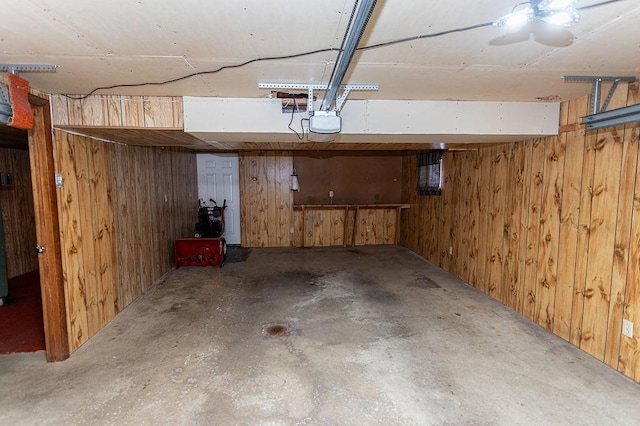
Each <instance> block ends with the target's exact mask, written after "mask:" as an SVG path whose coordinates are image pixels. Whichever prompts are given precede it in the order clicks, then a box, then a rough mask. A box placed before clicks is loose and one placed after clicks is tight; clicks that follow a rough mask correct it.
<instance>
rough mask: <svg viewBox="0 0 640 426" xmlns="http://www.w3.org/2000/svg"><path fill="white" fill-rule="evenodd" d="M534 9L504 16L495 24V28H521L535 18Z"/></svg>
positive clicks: (528, 8)
mask: <svg viewBox="0 0 640 426" xmlns="http://www.w3.org/2000/svg"><path fill="white" fill-rule="evenodd" d="M534 16H535V15H534V13H533V9H532V8H530V7H525V8H522V9H520V10H518V11H516V12H513V13H510V14H508V15H505V16H503V17H502V18H500V19H498V20H497V21H495V22H494V23H493V26H494V27H511V28H515V27H521V26H523V25H524V24H526V23H527V22H530V21H532V20H533V18H534Z"/></svg>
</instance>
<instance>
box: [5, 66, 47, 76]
mask: <svg viewBox="0 0 640 426" xmlns="http://www.w3.org/2000/svg"><path fill="white" fill-rule="evenodd" d="M56 68H58V66H57V65H50V64H0V71H5V72H10V73H11V74H16V75H17V74H18V73H19V72H55V71H56Z"/></svg>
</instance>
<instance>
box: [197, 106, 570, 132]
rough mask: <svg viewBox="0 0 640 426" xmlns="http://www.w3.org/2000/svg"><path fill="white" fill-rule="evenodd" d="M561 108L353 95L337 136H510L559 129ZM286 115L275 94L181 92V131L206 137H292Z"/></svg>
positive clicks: (297, 123)
mask: <svg viewBox="0 0 640 426" xmlns="http://www.w3.org/2000/svg"><path fill="white" fill-rule="evenodd" d="M559 112H560V104H559V103H540V102H462V101H460V102H455V101H394V100H351V101H349V102H348V104H347V105H346V108H345V109H344V110H343V111H342V113H341V116H342V123H343V126H342V132H341V133H340V134H338V135H337V137H336V141H337V142H363V141H366V142H390V143H393V142H425V143H427V142H447V141H449V142H451V141H455V142H457V143H464V142H469V143H478V142H513V141H519V140H525V139H531V138H536V137H540V136H547V135H555V134H557V133H558V118H559ZM306 117H308V114H306V113H305V114H295V115H294V119H293V123H292V126H295V128H297V129H300V120H301V119H302V118H306ZM290 121H291V114H283V113H282V105H281V103H280V100H279V99H254V98H212V97H208V98H199V97H184V126H185V131H186V132H188V133H191V134H192V135H194V136H195V137H198V138H200V139H202V140H205V141H219V142H224V141H244V142H273V141H278V142H294V141H297V140H298V139H297V137H296V135H295V134H294V133H293V132H291V130H289V128H288V125H289V122H290Z"/></svg>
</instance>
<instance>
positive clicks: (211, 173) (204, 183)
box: [197, 154, 240, 244]
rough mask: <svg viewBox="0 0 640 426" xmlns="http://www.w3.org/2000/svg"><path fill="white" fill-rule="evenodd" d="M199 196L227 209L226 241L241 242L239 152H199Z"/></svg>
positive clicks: (225, 213) (225, 215)
mask: <svg viewBox="0 0 640 426" xmlns="http://www.w3.org/2000/svg"><path fill="white" fill-rule="evenodd" d="M197 157H198V198H202V199H203V200H204V201H205V202H206V203H207V205H211V203H210V202H209V199H213V200H215V201H216V203H217V204H218V206H220V207H222V203H223V202H224V200H227V209H226V210H225V211H224V223H225V227H224V235H223V237H224V238H225V239H226V240H227V244H240V183H239V177H240V163H239V160H238V154H198V155H197Z"/></svg>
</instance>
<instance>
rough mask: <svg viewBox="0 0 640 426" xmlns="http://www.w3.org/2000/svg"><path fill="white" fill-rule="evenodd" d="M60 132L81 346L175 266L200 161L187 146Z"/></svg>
mask: <svg viewBox="0 0 640 426" xmlns="http://www.w3.org/2000/svg"><path fill="white" fill-rule="evenodd" d="M55 136H56V152H57V156H56V162H57V164H56V168H57V169H58V170H59V171H60V172H61V173H62V175H63V180H64V184H63V187H62V188H60V189H59V192H58V202H59V211H60V223H61V229H60V235H61V243H62V247H63V256H62V261H63V268H64V271H65V273H64V277H65V289H66V294H67V306H68V310H69V319H68V326H69V330H70V332H71V333H70V335H71V336H70V347H71V350H74V349H77V348H78V347H79V346H80V345H82V344H83V343H84V342H85V341H86V340H87V339H88V338H89V337H91V336H92V335H93V334H95V332H97V331H98V330H99V329H100V328H102V327H103V326H104V325H105V324H106V323H107V322H109V321H110V320H111V319H113V317H114V316H115V315H116V314H117V313H118V312H119V311H121V310H122V309H123V308H124V307H125V306H127V304H129V303H131V301H133V300H134V299H135V298H136V297H138V296H140V295H141V294H142V293H143V292H144V291H145V290H147V289H148V288H149V287H150V286H151V285H152V284H153V283H154V282H155V281H156V280H157V279H158V278H160V277H161V276H162V274H164V273H165V272H166V271H167V270H169V269H170V268H171V267H172V265H173V254H172V247H173V241H174V240H175V238H179V237H184V236H185V233H190V232H191V230H192V229H193V228H192V227H193V223H194V222H195V216H196V199H195V197H196V194H197V181H196V171H195V170H196V165H195V154H193V153H187V152H185V151H183V150H177V149H175V150H170V149H166V150H165V149H161V148H144V147H130V146H126V145H117V144H109V143H104V142H100V141H96V140H93V139H89V138H85V137H82V136H76V135H70V134H67V133H64V132H61V131H56V132H55ZM174 176H177V177H176V178H174ZM176 194H178V195H176Z"/></svg>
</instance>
